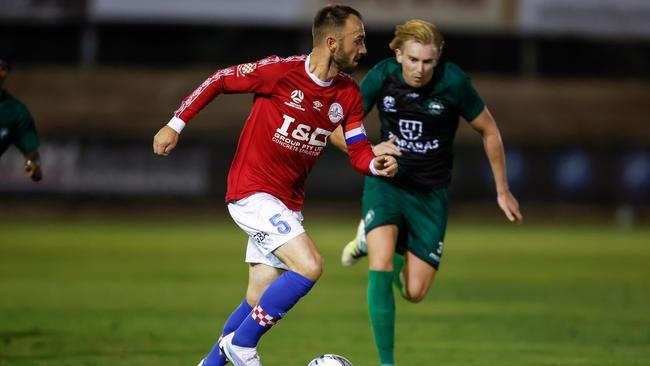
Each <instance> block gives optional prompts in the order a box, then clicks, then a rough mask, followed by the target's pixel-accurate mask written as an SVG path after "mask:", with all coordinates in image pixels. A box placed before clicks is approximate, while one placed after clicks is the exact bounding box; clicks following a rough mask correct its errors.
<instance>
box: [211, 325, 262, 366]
mask: <svg viewBox="0 0 650 366" xmlns="http://www.w3.org/2000/svg"><path fill="white" fill-rule="evenodd" d="M234 336H235V333H234V332H233V333H230V334H228V335H227V336H224V337H223V338H222V339H221V341H220V342H219V347H220V348H221V352H223V354H224V355H226V358H227V359H228V360H230V362H232V364H233V365H234V366H262V362H261V361H260V356H259V355H258V354H257V348H255V347H241V346H237V345H234V344H232V338H233V337H234Z"/></svg>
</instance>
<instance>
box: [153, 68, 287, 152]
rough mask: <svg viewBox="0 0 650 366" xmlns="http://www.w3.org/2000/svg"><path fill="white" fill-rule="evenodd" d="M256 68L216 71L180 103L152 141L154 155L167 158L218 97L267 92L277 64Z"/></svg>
mask: <svg viewBox="0 0 650 366" xmlns="http://www.w3.org/2000/svg"><path fill="white" fill-rule="evenodd" d="M273 57H274V56H272V57H271V58H273ZM267 60H268V59H267ZM259 65H260V62H251V63H246V64H240V65H237V66H231V67H227V68H225V69H221V70H218V71H216V72H215V73H214V74H212V75H210V77H208V78H207V79H206V80H205V81H204V82H203V83H202V84H201V85H199V86H198V87H197V88H196V89H195V90H194V91H193V92H192V93H191V94H190V95H188V96H187V97H186V98H185V99H183V102H182V103H181V105H180V107H179V108H178V109H177V110H176V111H175V112H174V116H173V117H172V118H171V120H170V121H169V122H168V123H167V125H166V126H163V127H162V128H161V129H160V130H159V131H158V133H156V135H155V136H154V139H153V151H154V153H155V154H157V155H162V156H167V155H169V153H170V152H171V151H172V150H173V149H174V148H175V147H176V144H178V139H179V135H180V133H181V131H182V130H183V129H184V128H185V125H186V124H187V123H189V122H190V121H191V120H192V119H193V118H194V117H195V116H196V115H197V114H198V113H199V112H200V111H201V110H202V109H203V108H205V106H207V105H208V104H209V103H210V102H211V101H212V100H213V99H214V98H216V97H217V96H218V95H220V94H223V93H227V94H232V93H261V94H263V93H265V92H269V91H270V90H271V89H272V84H273V82H272V80H273V79H274V75H277V68H279V67H280V65H279V63H275V64H272V65H267V63H265V65H266V66H264V67H260V66H259Z"/></svg>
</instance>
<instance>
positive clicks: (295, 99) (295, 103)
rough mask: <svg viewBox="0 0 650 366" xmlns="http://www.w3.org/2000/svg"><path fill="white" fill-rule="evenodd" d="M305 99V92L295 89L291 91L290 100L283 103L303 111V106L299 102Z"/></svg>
mask: <svg viewBox="0 0 650 366" xmlns="http://www.w3.org/2000/svg"><path fill="white" fill-rule="evenodd" d="M303 99H305V93H303V92H302V90H300V89H296V90H294V91H292V92H291V100H292V102H284V104H286V105H288V106H289V107H291V108H295V109H298V110H301V111H304V110H305V108H303V107H302V105H301V104H300V103H302V100H303Z"/></svg>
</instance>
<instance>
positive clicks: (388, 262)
mask: <svg viewBox="0 0 650 366" xmlns="http://www.w3.org/2000/svg"><path fill="white" fill-rule="evenodd" d="M369 267H370V269H371V270H373V271H382V272H391V271H392V270H393V258H392V257H390V258H389V257H386V258H381V257H380V258H370V261H369Z"/></svg>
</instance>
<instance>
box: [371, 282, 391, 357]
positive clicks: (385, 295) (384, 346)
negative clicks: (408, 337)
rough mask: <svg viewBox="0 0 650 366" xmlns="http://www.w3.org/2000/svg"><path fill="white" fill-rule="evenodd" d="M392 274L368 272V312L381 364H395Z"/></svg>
mask: <svg viewBox="0 0 650 366" xmlns="http://www.w3.org/2000/svg"><path fill="white" fill-rule="evenodd" d="M392 279H393V272H382V271H373V270H369V271H368V311H369V313H370V323H371V324H372V331H373V333H374V335H375V345H376V346H377V351H378V352H379V359H380V361H381V363H382V364H393V363H395V357H394V349H395V298H394V297H393V288H392V287H391V282H392Z"/></svg>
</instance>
